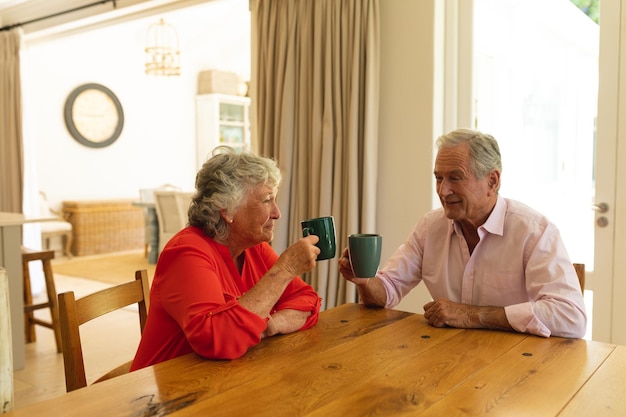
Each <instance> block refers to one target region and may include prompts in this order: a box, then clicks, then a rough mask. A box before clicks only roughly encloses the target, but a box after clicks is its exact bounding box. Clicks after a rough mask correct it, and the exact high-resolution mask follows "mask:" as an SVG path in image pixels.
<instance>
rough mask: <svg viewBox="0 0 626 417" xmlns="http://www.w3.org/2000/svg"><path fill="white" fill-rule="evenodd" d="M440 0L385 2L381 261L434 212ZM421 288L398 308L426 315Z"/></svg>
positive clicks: (425, 294)
mask: <svg viewBox="0 0 626 417" xmlns="http://www.w3.org/2000/svg"><path fill="white" fill-rule="evenodd" d="M435 3H436V0H432V1H430V0H428V1H426V0H420V1H414V0H382V1H380V18H381V27H380V33H381V35H380V36H381V69H380V70H381V80H380V127H379V130H380V138H379V140H380V142H379V163H378V173H379V177H378V195H379V198H378V201H379V206H378V218H377V222H378V232H379V233H380V234H382V236H383V251H382V257H381V258H382V259H381V261H382V263H383V264H384V262H385V261H386V260H387V259H388V258H389V257H390V256H391V254H392V253H393V252H394V251H395V250H396V248H397V247H398V246H399V245H401V244H402V243H403V242H404V241H405V239H406V237H407V236H408V234H409V232H410V231H411V230H412V229H413V226H414V225H415V223H417V220H418V219H419V218H420V217H421V216H422V215H423V214H424V213H426V212H427V211H429V210H430V209H431V208H432V198H431V196H432V184H433V175H432V169H433V165H432V164H433V143H434V137H435V135H437V136H438V135H439V134H441V132H440V127H439V126H437V125H435V120H437V119H438V112H440V109H436V108H435V106H434V104H435V102H436V100H435V98H434V96H435V88H436V80H437V79H438V75H437V74H435V68H436V65H435V60H436V53H435V47H434V41H433V39H434V34H435ZM429 299H430V296H429V295H428V291H427V290H426V287H425V286H424V285H419V286H418V287H417V288H416V289H415V290H413V291H412V292H411V293H410V294H409V295H408V296H407V297H405V299H404V300H403V301H402V302H401V303H400V305H399V306H398V308H399V309H401V310H405V311H413V312H419V313H423V311H424V310H423V309H422V306H423V304H424V303H425V302H426V301H427V300H429Z"/></svg>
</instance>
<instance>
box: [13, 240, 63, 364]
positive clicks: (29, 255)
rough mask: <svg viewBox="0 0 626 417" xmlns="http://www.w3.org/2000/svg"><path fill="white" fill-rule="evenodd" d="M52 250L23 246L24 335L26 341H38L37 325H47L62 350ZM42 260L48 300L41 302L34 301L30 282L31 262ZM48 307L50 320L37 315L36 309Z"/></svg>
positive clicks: (58, 347) (58, 350)
mask: <svg viewBox="0 0 626 417" xmlns="http://www.w3.org/2000/svg"><path fill="white" fill-rule="evenodd" d="M53 258H54V251H52V250H43V251H40V250H33V249H29V248H25V247H23V246H22V278H23V280H24V281H23V287H24V336H25V340H26V343H31V342H35V341H37V333H36V332H35V325H39V326H43V327H47V328H49V329H52V331H53V332H54V340H55V341H56V344H57V352H61V329H60V326H59V309H58V305H57V290H56V286H55V285H54V274H53V273H52V263H51V262H52V259H53ZM37 261H41V266H42V268H43V277H44V283H45V285H46V295H47V300H46V301H44V302H41V303H37V304H34V303H33V293H32V287H31V282H30V267H29V265H30V263H31V262H37ZM43 308H47V309H49V310H50V320H49V321H48V320H43V319H40V318H38V317H35V310H41V309H43Z"/></svg>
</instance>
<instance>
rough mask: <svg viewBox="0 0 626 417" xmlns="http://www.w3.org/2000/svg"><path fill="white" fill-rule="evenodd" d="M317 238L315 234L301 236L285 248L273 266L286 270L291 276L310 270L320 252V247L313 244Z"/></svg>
mask: <svg viewBox="0 0 626 417" xmlns="http://www.w3.org/2000/svg"><path fill="white" fill-rule="evenodd" d="M319 240H320V238H319V237H318V236H315V235H309V236H307V237H303V238H302V239H300V240H298V241H297V242H296V243H294V244H293V245H291V246H289V247H288V248H287V249H285V251H284V252H283V253H282V254H281V255H280V257H279V258H278V260H277V261H276V264H274V266H275V267H279V268H282V269H283V270H285V271H287V272H288V273H289V274H290V275H291V276H292V277H294V276H299V275H302V274H303V273H305V272H308V271H310V270H312V269H313V268H314V267H315V262H316V259H317V255H319V253H320V248H318V247H317V246H315V244H316V243H317V242H318V241H319Z"/></svg>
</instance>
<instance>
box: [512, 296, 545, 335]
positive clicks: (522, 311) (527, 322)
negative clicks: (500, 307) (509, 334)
mask: <svg viewBox="0 0 626 417" xmlns="http://www.w3.org/2000/svg"><path fill="white" fill-rule="evenodd" d="M504 313H505V314H506V319H507V320H508V321H509V324H510V325H511V327H513V328H514V329H515V330H516V331H518V332H521V333H530V334H534V335H537V336H542V337H550V333H551V332H550V329H548V328H547V327H546V325H545V324H543V323H542V322H541V321H539V319H538V318H537V316H535V313H534V311H533V307H532V304H531V303H522V304H514V305H510V306H506V307H504Z"/></svg>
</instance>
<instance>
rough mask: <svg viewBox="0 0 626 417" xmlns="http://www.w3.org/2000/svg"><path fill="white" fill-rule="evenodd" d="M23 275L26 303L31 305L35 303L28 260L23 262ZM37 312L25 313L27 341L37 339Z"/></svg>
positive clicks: (25, 335)
mask: <svg viewBox="0 0 626 417" xmlns="http://www.w3.org/2000/svg"><path fill="white" fill-rule="evenodd" d="M22 275H23V277H24V284H23V285H24V305H25V306H27V305H31V304H32V303H33V290H32V287H31V285H30V269H29V267H28V262H25V263H22ZM34 319H35V313H34V312H33V311H28V312H25V313H24V337H25V340H26V343H32V342H36V341H37V333H35V323H34Z"/></svg>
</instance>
